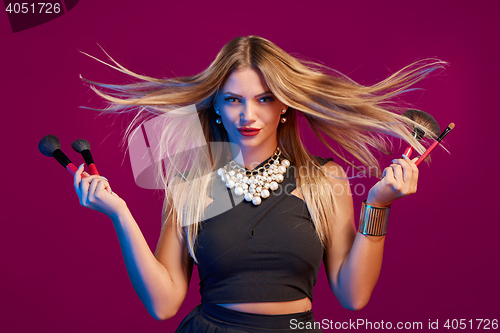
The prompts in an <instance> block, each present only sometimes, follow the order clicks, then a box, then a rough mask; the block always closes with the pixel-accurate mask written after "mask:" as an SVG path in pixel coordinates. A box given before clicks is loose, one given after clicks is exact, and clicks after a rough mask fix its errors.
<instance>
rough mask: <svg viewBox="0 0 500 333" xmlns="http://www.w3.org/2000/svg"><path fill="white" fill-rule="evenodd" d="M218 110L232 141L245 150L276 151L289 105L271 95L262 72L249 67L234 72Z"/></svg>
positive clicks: (226, 83) (219, 99)
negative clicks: (278, 129) (283, 116)
mask: <svg viewBox="0 0 500 333" xmlns="http://www.w3.org/2000/svg"><path fill="white" fill-rule="evenodd" d="M216 109H218V110H219V111H220V117H221V118H222V124H223V125H224V128H225V129H226V131H227V133H228V135H229V140H230V142H233V143H235V144H237V145H238V146H240V148H241V149H242V150H244V151H245V150H246V151H248V150H249V149H252V148H256V147H258V148H259V149H265V150H266V151H271V152H273V151H274V150H275V149H276V146H277V145H278V140H277V135H276V133H277V128H278V125H279V123H280V116H281V110H282V109H286V106H285V105H284V104H283V103H281V102H280V101H279V100H278V99H277V98H276V97H275V96H274V95H273V94H272V93H271V91H270V89H269V87H268V86H267V84H266V82H265V81H264V77H263V76H262V74H261V73H260V71H259V70H257V69H254V68H251V67H249V68H244V69H239V70H236V71H234V72H232V73H231V74H230V75H229V76H228V78H227V80H226V82H225V83H224V85H223V86H222V88H221V90H220V91H219V94H218V95H217V99H216ZM245 128H246V129H248V128H251V129H256V130H258V131H254V132H252V131H248V130H245ZM245 134H246V135H245ZM252 134H253V135H252Z"/></svg>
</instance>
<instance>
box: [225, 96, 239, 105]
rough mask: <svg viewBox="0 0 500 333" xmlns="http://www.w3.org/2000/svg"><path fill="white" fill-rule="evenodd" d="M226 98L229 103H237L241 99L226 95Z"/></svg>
mask: <svg viewBox="0 0 500 333" xmlns="http://www.w3.org/2000/svg"><path fill="white" fill-rule="evenodd" d="M224 100H225V101H226V102H229V103H236V102H239V101H240V100H239V99H238V98H236V97H231V96H228V97H225V98H224Z"/></svg>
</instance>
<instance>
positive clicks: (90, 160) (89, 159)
mask: <svg viewBox="0 0 500 333" xmlns="http://www.w3.org/2000/svg"><path fill="white" fill-rule="evenodd" d="M82 156H83V159H84V160H85V163H87V165H91V164H93V163H94V159H93V158H92V154H91V153H90V150H88V149H85V150H82Z"/></svg>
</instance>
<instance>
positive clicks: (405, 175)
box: [392, 154, 413, 184]
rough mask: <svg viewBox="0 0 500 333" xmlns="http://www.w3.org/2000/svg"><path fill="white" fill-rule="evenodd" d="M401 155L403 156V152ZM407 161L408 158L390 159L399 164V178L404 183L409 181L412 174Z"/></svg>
mask: <svg viewBox="0 0 500 333" xmlns="http://www.w3.org/2000/svg"><path fill="white" fill-rule="evenodd" d="M403 156H404V154H403ZM409 161H410V159H402V158H400V159H397V160H392V163H394V164H397V165H400V166H401V171H402V177H401V178H400V179H401V181H402V182H403V183H404V184H409V183H411V180H412V176H413V169H412V167H411V165H410V163H409Z"/></svg>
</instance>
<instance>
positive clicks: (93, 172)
mask: <svg viewBox="0 0 500 333" xmlns="http://www.w3.org/2000/svg"><path fill="white" fill-rule="evenodd" d="M89 169H90V174H91V175H96V176H99V172H98V171H97V167H96V166H95V164H94V163H92V164H89Z"/></svg>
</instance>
